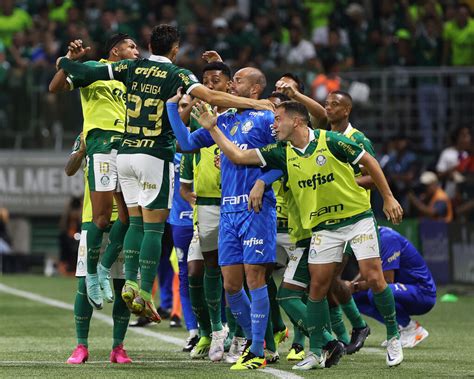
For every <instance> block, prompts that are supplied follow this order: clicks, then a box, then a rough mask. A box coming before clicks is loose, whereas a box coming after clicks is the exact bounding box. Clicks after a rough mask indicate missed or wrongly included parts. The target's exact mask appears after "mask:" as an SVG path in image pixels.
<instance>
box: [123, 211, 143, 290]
mask: <svg viewBox="0 0 474 379" xmlns="http://www.w3.org/2000/svg"><path fill="white" fill-rule="evenodd" d="M142 240H143V219H142V218H141V217H138V216H136V217H133V216H132V217H130V226H129V227H128V230H127V233H125V238H124V241H123V254H124V256H125V279H127V280H132V281H134V282H136V281H137V275H138V267H139V257H140V246H141V244H142Z"/></svg>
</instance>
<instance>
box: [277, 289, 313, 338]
mask: <svg viewBox="0 0 474 379" xmlns="http://www.w3.org/2000/svg"><path fill="white" fill-rule="evenodd" d="M277 298H278V302H279V304H280V305H281V307H282V308H283V310H284V311H285V312H286V314H287V315H288V316H289V317H290V319H291V320H292V321H293V323H294V324H295V325H298V327H299V328H300V329H302V330H304V331H306V333H307V325H306V320H307V307H306V304H305V303H304V302H303V300H304V299H307V297H306V296H305V292H304V291H298V290H292V289H288V288H283V287H280V289H279V290H278V297H277Z"/></svg>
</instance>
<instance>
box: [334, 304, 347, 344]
mask: <svg viewBox="0 0 474 379" xmlns="http://www.w3.org/2000/svg"><path fill="white" fill-rule="evenodd" d="M329 313H330V316H331V328H332V330H333V331H334V333H336V336H337V339H338V340H339V341H342V342H344V343H345V344H346V345H347V344H349V342H351V339H350V338H349V334H348V333H347V330H346V326H345V325H344V321H343V320H342V309H341V307H340V306H339V305H336V306H335V307H332V308H329Z"/></svg>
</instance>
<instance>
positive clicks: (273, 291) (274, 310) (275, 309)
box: [267, 276, 286, 351]
mask: <svg viewBox="0 0 474 379" xmlns="http://www.w3.org/2000/svg"><path fill="white" fill-rule="evenodd" d="M267 289H268V298H269V299H270V310H271V315H272V324H273V331H274V332H275V333H276V332H281V331H282V330H285V328H286V325H285V323H284V322H283V319H282V318H281V311H280V305H279V304H278V300H277V292H278V289H277V286H276V284H275V280H274V279H273V276H270V278H269V279H268V280H267ZM272 351H273V350H272Z"/></svg>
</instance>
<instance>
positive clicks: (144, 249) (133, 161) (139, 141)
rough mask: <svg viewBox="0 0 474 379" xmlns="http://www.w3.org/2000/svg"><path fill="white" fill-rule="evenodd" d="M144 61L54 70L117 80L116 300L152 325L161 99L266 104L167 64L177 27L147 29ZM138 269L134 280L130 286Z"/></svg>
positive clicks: (168, 142)
mask: <svg viewBox="0 0 474 379" xmlns="http://www.w3.org/2000/svg"><path fill="white" fill-rule="evenodd" d="M149 49H150V52H151V54H152V55H151V56H150V57H149V58H148V59H139V60H136V61H132V60H124V61H119V62H115V63H113V64H111V65H106V66H104V67H89V66H87V65H84V64H80V63H77V62H73V61H71V60H70V59H67V57H63V58H59V59H58V61H57V62H58V66H59V67H60V68H63V69H64V70H65V71H66V72H68V73H70V74H72V75H73V76H74V77H77V78H81V80H83V81H84V82H86V83H93V82H95V81H97V80H118V81H121V82H122V83H124V84H125V86H126V88H127V91H126V92H127V124H126V128H125V134H124V138H123V139H122V143H121V146H120V147H119V152H118V158H117V165H118V170H119V176H120V184H121V186H122V190H123V194H124V198H125V202H126V204H127V207H128V211H129V215H130V227H129V229H128V232H127V234H126V236H125V241H124V252H125V267H126V279H127V282H126V284H125V286H124V289H123V292H122V296H123V298H124V300H125V301H126V303H127V304H128V306H129V307H130V309H131V310H133V312H134V313H141V312H145V313H146V314H147V315H148V317H149V318H150V319H152V320H153V321H155V322H160V316H159V314H158V313H157V311H156V308H155V305H154V304H153V301H152V296H151V289H152V286H153V280H154V278H155V276H156V268H157V265H158V262H159V258H160V252H161V238H162V234H163V230H164V223H165V221H166V219H167V217H168V214H169V208H170V206H171V201H172V183H173V174H174V170H173V158H174V153H175V136H174V134H173V132H172V130H171V128H170V125H169V121H168V117H167V111H166V109H165V106H164V102H165V101H166V100H168V99H169V98H170V97H172V96H174V94H175V93H176V91H177V89H178V88H179V87H182V88H183V89H184V91H185V92H186V93H189V94H191V95H193V96H196V97H198V98H200V99H202V100H205V101H207V102H208V103H210V104H213V105H216V106H223V107H226V106H232V105H233V106H236V107H240V108H257V109H272V108H273V106H272V104H271V103H270V102H269V101H267V100H254V99H250V98H241V97H236V96H232V95H229V94H227V93H225V92H217V91H213V90H210V89H208V88H206V87H205V86H203V85H201V84H200V83H199V82H198V81H197V78H196V77H195V76H194V75H193V74H192V73H191V72H190V71H188V70H185V69H182V68H180V67H177V66H175V65H174V64H173V61H174V60H175V58H176V55H177V53H178V50H179V33H178V30H177V28H175V27H173V26H170V25H166V24H161V25H158V26H156V27H154V28H153V31H152V34H151V37H150V43H149ZM139 266H140V274H141V283H140V287H139V286H138V284H137V273H138V267H139Z"/></svg>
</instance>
